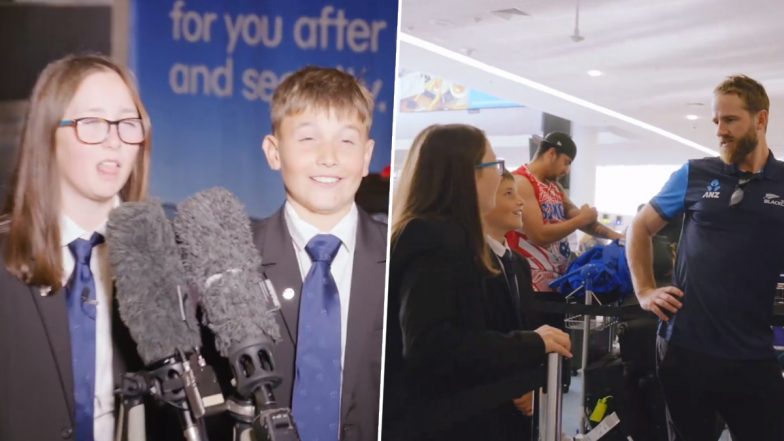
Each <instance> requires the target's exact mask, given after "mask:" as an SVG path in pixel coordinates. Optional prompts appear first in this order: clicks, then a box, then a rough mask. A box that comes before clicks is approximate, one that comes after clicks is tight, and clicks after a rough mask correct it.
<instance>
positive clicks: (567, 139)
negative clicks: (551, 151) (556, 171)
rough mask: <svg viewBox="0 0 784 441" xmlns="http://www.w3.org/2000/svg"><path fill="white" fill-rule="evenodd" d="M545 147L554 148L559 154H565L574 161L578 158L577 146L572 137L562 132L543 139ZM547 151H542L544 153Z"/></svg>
mask: <svg viewBox="0 0 784 441" xmlns="http://www.w3.org/2000/svg"><path fill="white" fill-rule="evenodd" d="M542 145H543V146H544V147H553V148H555V151H556V152H558V153H563V154H565V155H567V156H569V157H570V158H572V160H574V157H575V156H577V145H575V143H574V141H573V140H572V137H571V136H569V135H567V134H566V133H562V132H550V133H548V134H547V136H545V137H544V139H542ZM544 150H546V149H542V151H544Z"/></svg>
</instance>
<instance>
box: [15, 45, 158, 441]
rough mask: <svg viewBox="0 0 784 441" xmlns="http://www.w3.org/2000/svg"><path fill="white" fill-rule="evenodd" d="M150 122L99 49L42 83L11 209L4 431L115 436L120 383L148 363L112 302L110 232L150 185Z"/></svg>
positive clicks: (56, 66) (51, 72)
mask: <svg viewBox="0 0 784 441" xmlns="http://www.w3.org/2000/svg"><path fill="white" fill-rule="evenodd" d="M149 159H150V119H149V116H148V115H147V111H146V110H145V108H144V105H143V104H142V102H141V99H140V97H139V92H138V90H137V88H136V86H135V84H134V82H133V80H132V77H131V74H130V73H129V72H128V71H127V70H126V69H125V68H123V67H120V66H118V65H117V64H115V63H114V62H113V61H111V60H109V59H108V58H105V57H103V56H98V55H84V56H74V55H69V56H66V57H64V58H62V59H60V60H57V61H54V62H52V63H50V64H49V65H48V66H47V67H46V68H45V69H44V70H43V72H42V73H41V74H40V76H39V77H38V80H37V82H36V84H35V87H34V88H33V92H32V96H31V98H30V107H29V110H28V112H27V116H26V119H25V124H24V128H23V131H22V135H21V139H20V143H19V148H18V149H17V153H16V165H15V168H14V170H13V175H12V180H11V185H10V192H9V194H8V197H7V201H6V203H5V206H4V208H3V211H2V217H0V261H1V262H2V264H1V265H0V353H2V354H3V355H4V356H3V358H2V360H0V372H2V375H0V391H2V395H3V403H2V404H0V439H2V440H5V441H16V440H19V441H21V440H33V439H41V440H43V439H47V440H51V439H74V440H78V441H82V440H88V439H89V440H101V441H108V440H111V439H113V436H114V429H115V418H114V415H115V404H116V403H115V399H114V389H115V384H116V383H115V381H116V379H117V378H118V375H119V373H121V372H123V371H124V370H138V369H140V368H141V367H142V366H141V360H140V359H139V358H138V355H137V354H136V350H135V347H134V345H133V342H132V341H131V340H130V337H129V335H128V333H127V329H125V327H124V326H123V325H122V323H121V322H120V320H119V316H118V315H117V313H116V303H115V302H113V301H112V293H113V284H112V275H111V274H110V273H109V265H108V259H107V250H106V245H105V244H104V243H103V234H102V233H103V231H104V229H105V225H106V221H107V219H108V215H109V211H110V210H111V209H112V208H113V207H115V206H117V205H118V204H119V203H120V201H137V200H140V199H143V198H144V197H145V195H146V193H147V175H148V169H149Z"/></svg>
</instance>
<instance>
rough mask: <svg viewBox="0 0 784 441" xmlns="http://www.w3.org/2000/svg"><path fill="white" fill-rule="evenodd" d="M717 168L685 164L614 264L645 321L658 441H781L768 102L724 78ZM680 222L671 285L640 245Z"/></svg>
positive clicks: (778, 257)
mask: <svg viewBox="0 0 784 441" xmlns="http://www.w3.org/2000/svg"><path fill="white" fill-rule="evenodd" d="M713 93H714V97H713V123H714V124H715V125H716V136H718V138H719V147H720V153H721V156H720V157H708V158H702V159H692V160H690V161H689V162H687V163H686V164H684V165H683V166H682V167H681V168H680V169H678V170H677V171H675V172H674V173H673V174H672V176H671V177H670V179H669V181H668V182H667V183H666V184H665V185H664V187H663V188H662V190H661V191H660V192H659V194H658V195H656V196H654V197H653V199H651V201H650V202H649V203H648V204H646V205H645V206H644V207H643V208H642V210H640V212H639V213H638V214H637V216H636V217H635V218H634V221H633V222H632V225H631V227H630V229H629V233H628V235H627V242H626V254H627V256H628V261H629V269H630V270H631V275H632V281H633V282H634V291H635V293H636V295H637V298H638V299H639V301H640V306H641V307H642V308H643V309H645V310H648V311H651V312H653V313H654V314H656V315H657V316H658V317H659V319H660V322H659V330H658V335H657V338H656V358H657V374H658V378H659V383H660V384H661V387H662V392H663V393H664V398H665V401H666V404H667V419H668V429H669V430H670V440H709V439H710V440H715V439H717V436H716V435H717V433H716V432H715V431H714V428H715V424H716V420H717V416H718V415H721V417H722V418H723V419H724V420H725V421H726V423H727V426H728V427H729V430H730V433H731V434H732V438H733V439H735V440H755V441H774V440H775V441H781V440H784V380H783V379H782V376H781V369H780V368H779V366H778V365H777V364H776V359H775V355H774V349H773V331H772V330H771V326H770V325H771V322H772V316H773V301H774V297H775V294H776V285H777V284H778V280H779V274H780V273H781V269H782V268H784V253H782V252H781V249H782V247H784V199H782V197H784V163H782V162H781V161H778V160H776V158H775V157H774V156H773V152H772V151H771V150H770V148H769V147H768V142H767V139H766V131H767V127H768V121H769V111H770V110H769V108H770V99H769V98H768V95H767V93H766V92H765V88H764V87H763V86H762V85H761V84H760V83H758V82H757V81H755V80H753V79H751V78H749V77H747V76H745V75H736V76H731V77H728V78H726V79H725V80H724V81H723V82H722V83H721V84H719V85H718V86H717V87H716V88H715V89H714V92H713ZM681 216H683V230H682V232H681V235H680V243H679V244H678V251H677V252H678V256H677V259H676V260H675V269H674V273H673V277H672V282H671V284H663V285H657V283H656V280H655V279H654V273H653V258H652V252H651V250H652V248H653V245H652V239H653V236H654V235H656V233H657V232H659V231H661V230H662V229H663V228H664V226H665V225H667V224H668V223H670V222H672V221H673V220H675V219H678V218H679V217H681Z"/></svg>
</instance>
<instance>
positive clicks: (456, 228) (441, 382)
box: [382, 124, 571, 440]
mask: <svg viewBox="0 0 784 441" xmlns="http://www.w3.org/2000/svg"><path fill="white" fill-rule="evenodd" d="M417 140H418V145H417V146H416V151H417V153H418V154H417V157H416V158H415V159H414V160H407V161H406V164H405V166H404V169H403V172H402V176H401V180H402V182H404V183H405V186H404V187H403V188H402V189H401V190H399V191H402V192H403V193H399V194H397V195H396V199H395V201H396V204H395V206H394V208H393V219H394V224H393V225H392V249H391V255H390V259H391V260H390V268H389V274H390V276H389V290H388V295H389V300H388V307H387V308H388V309H387V310H388V315H387V346H386V348H387V353H386V358H385V360H386V362H385V363H386V364H385V383H384V396H385V403H384V424H383V435H382V437H383V439H389V440H394V439H406V440H478V439H487V440H513V439H521V438H520V436H521V434H520V433H518V432H517V431H516V430H515V429H514V428H510V427H509V426H507V425H504V424H503V422H502V421H501V418H503V417H502V415H503V414H505V413H506V411H507V410H509V409H510V408H513V406H514V404H513V400H514V399H516V398H519V397H520V396H522V395H523V394H524V393H525V392H527V389H526V386H530V384H528V385H526V383H527V382H528V383H530V381H528V380H530V377H526V375H530V374H526V373H522V374H521V371H524V370H525V369H526V368H532V367H535V366H538V365H540V364H541V363H542V362H543V361H544V360H545V354H546V353H548V352H553V351H555V352H559V353H561V354H563V355H565V356H571V354H570V353H569V348H570V343H569V338H568V336H567V335H566V334H565V333H563V332H561V331H559V330H556V329H554V328H551V327H549V326H543V327H541V328H539V329H537V330H536V331H533V332H525V331H513V332H509V333H500V332H496V331H493V330H491V327H490V324H489V323H488V322H487V320H486V319H487V317H489V316H491V314H487V312H488V311H486V308H488V307H489V305H488V304H487V303H486V302H484V296H485V294H486V292H485V283H486V281H487V280H488V279H489V278H491V277H496V276H497V275H499V274H500V270H499V269H497V268H498V266H497V265H496V264H495V263H494V261H493V257H492V256H491V255H490V253H489V250H488V248H487V245H486V243H485V234H484V232H483V227H482V220H481V214H482V213H486V212H489V211H491V210H492V209H493V207H494V206H495V196H496V191H497V189H498V185H499V183H500V180H501V176H500V174H499V173H498V170H499V165H500V168H502V167H503V164H498V163H499V161H498V160H497V159H496V157H495V153H494V152H493V149H492V148H491V147H490V145H489V143H488V141H487V139H486V137H485V135H484V133H483V132H482V131H481V130H479V129H477V128H475V127H472V126H467V125H457V124H456V125H444V126H432V127H429V128H427V129H426V131H425V133H424V134H423V135H420V136H419V137H417ZM487 164H494V165H492V166H490V165H487Z"/></svg>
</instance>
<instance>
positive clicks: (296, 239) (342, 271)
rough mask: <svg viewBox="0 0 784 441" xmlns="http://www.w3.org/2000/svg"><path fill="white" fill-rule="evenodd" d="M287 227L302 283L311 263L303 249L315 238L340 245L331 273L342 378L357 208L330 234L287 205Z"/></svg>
mask: <svg viewBox="0 0 784 441" xmlns="http://www.w3.org/2000/svg"><path fill="white" fill-rule="evenodd" d="M284 217H285V219H286V226H287V227H288V229H289V234H291V241H292V243H293V246H294V253H295V254H296V255H297V263H299V271H300V276H301V277H302V281H303V282H304V281H305V276H307V274H308V271H310V266H311V265H312V263H313V262H312V261H311V260H310V256H309V255H308V252H307V251H305V246H306V245H307V244H308V242H309V241H310V240H311V239H313V237H314V236H316V235H317V234H332V235H334V236H337V237H338V239H340V241H341V245H340V249H338V253H337V255H335V259H334V260H333V261H332V266H331V268H330V272H331V273H332V277H333V278H334V279H335V284H336V285H337V287H338V297H339V299H340V366H341V367H340V370H341V378H342V372H343V366H344V364H345V363H344V361H345V358H346V332H347V330H348V307H349V298H350V295H351V275H352V273H353V269H354V250H355V246H356V242H357V223H358V222H359V212H358V211H357V206H356V204H353V205H352V206H351V210H349V212H348V213H347V214H346V215H345V216H344V217H343V219H341V220H340V222H338V223H337V224H336V225H335V226H334V227H333V228H332V230H331V231H320V230H319V229H318V228H316V227H314V226H313V225H311V224H309V223H307V222H306V221H305V220H304V219H302V218H301V217H299V215H298V214H297V212H296V211H295V210H294V207H292V206H291V204H290V203H288V202H286V204H285V208H284Z"/></svg>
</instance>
